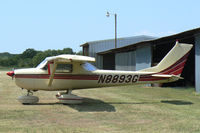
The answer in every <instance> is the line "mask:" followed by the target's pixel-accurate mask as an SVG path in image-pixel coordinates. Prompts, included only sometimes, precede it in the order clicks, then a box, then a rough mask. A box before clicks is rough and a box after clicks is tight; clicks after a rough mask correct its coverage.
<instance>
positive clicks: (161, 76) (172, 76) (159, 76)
mask: <svg viewBox="0 0 200 133" xmlns="http://www.w3.org/2000/svg"><path fill="white" fill-rule="evenodd" d="M152 76H153V77H157V78H169V79H170V80H179V79H183V77H180V76H177V75H167V74H154V75H152Z"/></svg>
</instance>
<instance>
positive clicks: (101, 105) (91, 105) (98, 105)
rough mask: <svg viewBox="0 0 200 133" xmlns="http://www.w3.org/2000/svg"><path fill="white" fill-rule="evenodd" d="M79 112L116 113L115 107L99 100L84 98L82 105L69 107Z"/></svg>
mask: <svg viewBox="0 0 200 133" xmlns="http://www.w3.org/2000/svg"><path fill="white" fill-rule="evenodd" d="M67 106H69V107H71V108H73V109H75V110H77V111H79V112H116V110H115V107H114V106H113V105H111V104H109V103H106V102H103V101H101V100H97V99H91V98H84V100H83V103H82V104H77V105H76V104H75V105H67Z"/></svg>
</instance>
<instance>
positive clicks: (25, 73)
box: [7, 42, 193, 104]
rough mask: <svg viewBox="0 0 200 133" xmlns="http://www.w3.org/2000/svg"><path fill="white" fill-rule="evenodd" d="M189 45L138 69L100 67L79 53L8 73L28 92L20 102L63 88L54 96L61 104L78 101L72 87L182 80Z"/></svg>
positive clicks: (79, 101) (79, 98) (31, 100)
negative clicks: (158, 61) (100, 68)
mask: <svg viewBox="0 0 200 133" xmlns="http://www.w3.org/2000/svg"><path fill="white" fill-rule="evenodd" d="M192 47H193V45H192V44H183V43H178V42H176V44H175V46H174V47H173V48H172V49H171V50H170V51H169V53H168V54H167V55H166V56H165V57H164V58H163V59H162V60H161V62H160V63H159V64H158V65H156V66H154V67H150V68H147V69H143V70H139V71H118V70H99V69H97V68H95V67H94V66H93V65H92V64H90V63H89V62H95V59H94V58H92V57H87V56H79V55H58V56H52V57H47V58H46V59H45V60H44V61H42V62H41V63H40V64H39V65H38V66H37V67H36V68H27V69H17V70H14V71H10V72H8V73H7V75H9V76H11V77H13V78H15V83H16V85H17V86H19V87H20V88H23V89H26V90H27V91H28V94H27V95H25V96H20V97H19V98H18V100H19V102H21V103H23V104H30V103H37V102H38V101H39V98H38V97H36V96H32V94H33V91H38V90H45V91H63V90H66V92H61V93H58V94H57V95H56V97H57V99H58V100H59V102H61V103H67V104H75V103H81V102H82V100H83V99H82V98H81V97H79V96H76V95H73V94H71V91H72V90H76V89H88V88H97V87H107V86H119V85H134V84H149V83H167V82H173V81H176V80H179V79H181V77H180V75H181V73H182V70H183V68H184V65H185V62H186V60H187V57H188V55H189V51H190V50H191V48H192Z"/></svg>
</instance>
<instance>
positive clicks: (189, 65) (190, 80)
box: [152, 37, 195, 87]
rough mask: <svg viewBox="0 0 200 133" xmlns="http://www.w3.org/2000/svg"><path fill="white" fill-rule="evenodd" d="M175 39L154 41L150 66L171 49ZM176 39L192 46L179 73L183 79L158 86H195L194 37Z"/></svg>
mask: <svg viewBox="0 0 200 133" xmlns="http://www.w3.org/2000/svg"><path fill="white" fill-rule="evenodd" d="M176 41H177V39H172V40H168V41H167V40H162V41H157V42H154V44H153V48H152V53H153V56H152V66H155V65H156V64H158V63H159V62H160V61H161V60H162V59H163V58H164V56H165V55H166V54H167V53H168V52H169V51H170V50H171V49H172V47H173V46H174V45H175V43H176ZM178 41H179V42H180V43H188V44H193V48H192V49H191V51H190V54H189V56H188V59H187V61H186V63H185V66H184V69H183V72H182V74H181V77H183V78H184V79H181V80H178V81H176V82H171V83H164V84H161V85H160V86H163V87H177V86H182V87H183V86H192V87H194V86H195V46H194V45H195V39H194V37H189V38H179V39H178Z"/></svg>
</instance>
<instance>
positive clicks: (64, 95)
mask: <svg viewBox="0 0 200 133" xmlns="http://www.w3.org/2000/svg"><path fill="white" fill-rule="evenodd" d="M71 92H72V90H67V92H58V94H57V95H56V98H57V99H58V100H59V103H63V104H81V103H82V102H83V98H81V97H79V96H77V95H74V94H72V93H71Z"/></svg>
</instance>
